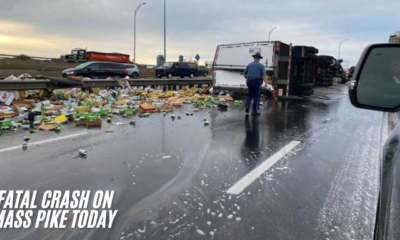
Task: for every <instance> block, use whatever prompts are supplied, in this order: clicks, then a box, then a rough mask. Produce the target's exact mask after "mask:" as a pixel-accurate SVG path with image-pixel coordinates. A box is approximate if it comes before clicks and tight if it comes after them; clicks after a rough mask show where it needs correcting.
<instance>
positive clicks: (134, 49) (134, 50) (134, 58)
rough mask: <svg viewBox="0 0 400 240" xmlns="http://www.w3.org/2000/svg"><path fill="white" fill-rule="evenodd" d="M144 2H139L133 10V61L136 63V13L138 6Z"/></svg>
mask: <svg viewBox="0 0 400 240" xmlns="http://www.w3.org/2000/svg"><path fill="white" fill-rule="evenodd" d="M145 4H146V3H141V4H139V6H137V8H136V10H135V23H134V27H133V28H134V30H133V31H134V35H135V36H134V39H133V63H136V15H137V12H138V11H139V8H140V7H141V6H142V5H145Z"/></svg>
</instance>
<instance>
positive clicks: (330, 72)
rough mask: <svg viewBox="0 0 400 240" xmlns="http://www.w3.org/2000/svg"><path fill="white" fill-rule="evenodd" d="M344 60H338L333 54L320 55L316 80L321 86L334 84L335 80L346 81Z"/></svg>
mask: <svg viewBox="0 0 400 240" xmlns="http://www.w3.org/2000/svg"><path fill="white" fill-rule="evenodd" d="M342 62H343V60H337V59H336V58H334V57H332V56H326V55H321V56H318V72H317V78H316V81H315V84H316V85H319V86H332V85H333V83H334V82H335V81H337V82H338V83H344V82H346V80H347V79H346V75H345V72H344V71H343V68H342V65H340V64H341V63H342Z"/></svg>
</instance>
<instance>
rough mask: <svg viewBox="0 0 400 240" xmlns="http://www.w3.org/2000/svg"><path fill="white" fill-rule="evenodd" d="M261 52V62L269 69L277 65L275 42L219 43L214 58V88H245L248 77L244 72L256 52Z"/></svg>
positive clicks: (271, 69)
mask: <svg viewBox="0 0 400 240" xmlns="http://www.w3.org/2000/svg"><path fill="white" fill-rule="evenodd" d="M257 52H259V53H261V55H262V56H263V59H261V61H260V63H261V64H263V65H264V66H265V69H266V70H267V71H268V70H270V71H273V69H274V67H275V59H274V43H269V42H252V43H239V44H229V45H219V46H218V47H217V51H216V54H215V59H214V76H213V77H214V88H216V89H226V90H233V91H235V90H240V91H241V90H245V89H247V86H246V79H245V78H244V76H243V73H244V71H245V69H246V67H247V65H248V64H249V63H251V62H253V61H254V60H253V57H252V55H254V54H255V53H257Z"/></svg>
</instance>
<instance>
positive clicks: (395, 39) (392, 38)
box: [389, 32, 400, 43]
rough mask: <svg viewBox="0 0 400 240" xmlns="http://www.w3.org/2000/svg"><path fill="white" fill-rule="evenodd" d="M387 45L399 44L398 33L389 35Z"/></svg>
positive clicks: (399, 34)
mask: <svg viewBox="0 0 400 240" xmlns="http://www.w3.org/2000/svg"><path fill="white" fill-rule="evenodd" d="M389 43H400V32H395V33H393V34H392V35H390V38H389Z"/></svg>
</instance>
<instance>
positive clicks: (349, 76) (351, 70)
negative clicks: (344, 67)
mask: <svg viewBox="0 0 400 240" xmlns="http://www.w3.org/2000/svg"><path fill="white" fill-rule="evenodd" d="M354 70H356V67H354V66H353V67H351V68H350V69H349V73H348V74H347V78H348V79H351V78H352V77H353V74H354Z"/></svg>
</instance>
